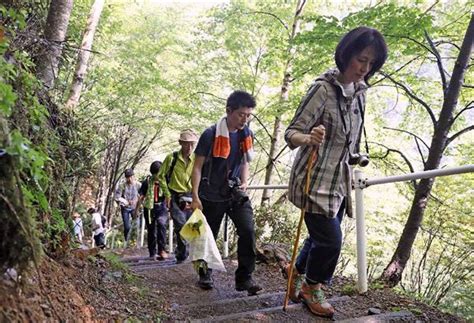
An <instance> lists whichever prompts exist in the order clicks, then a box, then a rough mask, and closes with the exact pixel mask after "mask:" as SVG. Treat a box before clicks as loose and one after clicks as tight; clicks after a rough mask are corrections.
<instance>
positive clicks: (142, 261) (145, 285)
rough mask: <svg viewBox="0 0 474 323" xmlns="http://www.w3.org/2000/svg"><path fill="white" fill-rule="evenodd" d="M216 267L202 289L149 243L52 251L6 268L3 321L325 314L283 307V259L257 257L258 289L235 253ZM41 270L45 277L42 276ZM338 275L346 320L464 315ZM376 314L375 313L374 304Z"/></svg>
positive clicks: (304, 318)
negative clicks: (250, 285)
mask: <svg viewBox="0 0 474 323" xmlns="http://www.w3.org/2000/svg"><path fill="white" fill-rule="evenodd" d="M224 264H225V266H226V268H227V272H215V275H214V283H215V288H214V289H212V290H209V291H204V290H201V289H200V288H199V287H197V285H196V281H197V275H196V273H195V272H194V270H193V268H192V265H191V263H189V262H188V263H183V264H179V265H177V264H176V263H175V261H174V260H173V259H169V260H166V261H150V260H149V259H148V257H147V251H146V250H145V249H125V250H113V251H110V250H105V251H100V250H97V249H91V250H73V251H71V253H70V254H68V255H65V256H64V257H63V258H61V259H56V260H53V259H51V258H49V257H47V256H45V257H44V258H43V260H42V262H41V264H40V266H39V272H38V271H36V270H35V269H34V268H32V269H31V270H30V271H28V272H25V273H23V274H22V275H21V278H20V277H18V278H17V279H16V280H12V279H11V278H7V277H5V275H3V276H0V322H28V321H29V322H57V321H71V322H78V321H81V322H82V321H87V322H95V321H99V322H104V321H125V320H130V321H145V322H149V321H167V322H168V321H193V322H248V321H267V322H268V321H274V322H281V321H291V322H308V321H312V322H323V321H329V320H328V319H324V318H319V317H316V316H313V315H312V314H311V313H310V312H309V311H308V310H307V309H306V308H305V307H304V306H303V305H301V304H291V303H290V305H289V306H288V308H287V311H286V312H284V311H283V310H282V304H283V298H284V296H285V295H284V293H285V286H286V281H285V280H284V279H283V277H282V275H281V273H280V268H279V266H278V265H277V264H275V263H273V264H265V263H257V267H256V270H255V273H254V279H255V280H257V281H258V283H259V284H260V285H261V286H262V287H263V290H262V291H261V292H260V293H259V294H258V295H256V296H248V295H247V293H246V292H237V291H236V290H235V289H234V271H235V269H236V267H237V263H236V261H235V260H232V259H226V260H224ZM39 273H41V279H39ZM354 286H355V283H354V282H353V281H351V280H349V279H347V278H341V277H336V278H335V279H334V284H333V286H332V287H331V289H329V290H328V291H327V293H326V296H327V298H328V299H329V300H330V302H332V303H333V305H334V306H335V308H336V315H335V317H334V320H336V321H341V322H367V321H371V322H380V321H391V322H401V321H403V322H406V321H410V322H415V321H418V322H432V321H438V322H463V320H462V319H460V318H458V317H455V316H452V315H448V314H445V313H442V312H440V311H439V310H437V309H434V308H432V307H429V306H427V305H425V304H422V303H420V302H416V301H413V300H410V299H408V298H405V297H402V296H400V295H398V294H396V293H394V291H393V290H391V289H383V288H378V289H377V288H374V286H372V287H371V288H370V290H369V292H368V293H367V294H365V295H358V294H357V293H354ZM369 310H370V311H372V312H373V313H375V315H372V316H370V317H368V316H367V315H368V312H369Z"/></svg>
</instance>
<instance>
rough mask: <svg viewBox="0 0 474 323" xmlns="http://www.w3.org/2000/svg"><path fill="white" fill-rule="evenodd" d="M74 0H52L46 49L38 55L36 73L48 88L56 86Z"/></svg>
mask: <svg viewBox="0 0 474 323" xmlns="http://www.w3.org/2000/svg"><path fill="white" fill-rule="evenodd" d="M72 5H73V0H52V1H51V4H50V5H49V11H48V18H47V20H46V27H45V29H44V45H45V46H44V49H43V50H42V52H41V55H40V56H39V57H38V60H37V64H36V66H37V67H36V74H37V76H38V78H39V79H40V80H41V81H42V82H43V84H44V86H45V87H46V88H47V89H50V88H52V87H53V86H54V81H55V79H56V76H57V75H58V66H59V59H60V57H61V53H62V50H63V43H64V40H65V39H66V32H67V28H68V25H69V17H70V16H71V11H72Z"/></svg>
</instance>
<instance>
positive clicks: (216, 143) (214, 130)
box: [191, 91, 261, 294]
mask: <svg viewBox="0 0 474 323" xmlns="http://www.w3.org/2000/svg"><path fill="white" fill-rule="evenodd" d="M255 105H256V104H255V99H254V98H253V96H252V95H250V94H249V93H247V92H244V91H235V92H233V93H232V94H231V95H230V96H229V97H228V99H227V104H226V116H225V117H223V118H222V119H220V120H219V121H218V122H217V124H216V125H214V126H212V127H210V128H207V129H206V130H205V131H204V132H203V133H202V135H201V137H200V138H199V142H198V145H197V147H196V150H195V160H194V168H193V173H192V187H193V190H192V192H193V195H192V204H191V207H192V208H193V209H196V208H199V209H201V210H202V211H203V213H204V215H205V217H206V220H207V222H208V223H209V226H210V227H211V230H212V233H213V234H214V238H215V239H217V234H218V232H219V228H220V225H221V222H222V218H223V216H224V214H228V215H229V217H230V219H231V220H232V222H233V223H234V225H235V227H236V229H237V234H238V236H239V239H238V243H237V257H238V267H237V270H236V272H235V289H236V290H237V291H247V292H248V293H249V294H256V293H257V292H258V291H259V290H261V287H260V286H259V285H258V284H257V283H256V282H255V281H254V280H253V279H252V273H253V271H254V270H255V260H256V251H255V227H254V218H253V209H252V206H251V204H250V201H249V199H248V197H247V196H246V195H245V190H246V188H247V180H248V176H249V162H250V161H251V159H252V157H253V134H252V132H251V130H250V128H249V127H248V125H247V122H248V121H249V119H250V118H251V116H252V112H253V109H254V108H255ZM196 267H198V274H199V281H198V285H199V287H201V288H202V289H210V288H212V287H213V280H212V277H211V274H212V268H207V264H206V263H205V262H204V261H201V264H200V265H199V266H196Z"/></svg>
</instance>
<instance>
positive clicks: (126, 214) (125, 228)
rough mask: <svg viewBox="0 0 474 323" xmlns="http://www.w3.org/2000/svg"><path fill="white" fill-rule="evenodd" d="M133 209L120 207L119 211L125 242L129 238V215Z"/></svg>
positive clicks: (130, 224) (130, 223)
mask: <svg viewBox="0 0 474 323" xmlns="http://www.w3.org/2000/svg"><path fill="white" fill-rule="evenodd" d="M133 210H134V209H131V208H128V207H123V206H121V207H120V211H121V213H122V220H123V236H124V237H125V242H128V240H129V239H130V229H131V227H132V222H131V217H132V214H133Z"/></svg>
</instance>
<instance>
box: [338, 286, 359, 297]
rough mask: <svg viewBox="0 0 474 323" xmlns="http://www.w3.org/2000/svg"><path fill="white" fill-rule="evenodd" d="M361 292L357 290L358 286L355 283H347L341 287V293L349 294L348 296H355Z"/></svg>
mask: <svg viewBox="0 0 474 323" xmlns="http://www.w3.org/2000/svg"><path fill="white" fill-rule="evenodd" d="M358 293H359V292H358V290H357V286H356V285H355V284H345V285H344V286H342V288H341V295H347V296H355V295H357V294H358Z"/></svg>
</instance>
